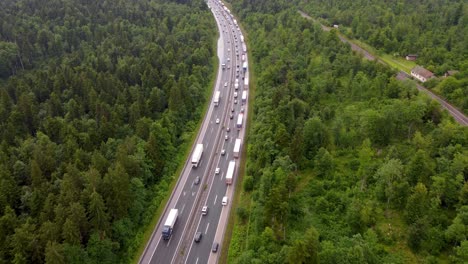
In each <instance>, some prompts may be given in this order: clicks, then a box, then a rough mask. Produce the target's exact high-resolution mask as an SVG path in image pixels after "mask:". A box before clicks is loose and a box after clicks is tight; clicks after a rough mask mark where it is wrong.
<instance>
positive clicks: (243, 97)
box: [242, 86, 247, 103]
mask: <svg viewBox="0 0 468 264" xmlns="http://www.w3.org/2000/svg"><path fill="white" fill-rule="evenodd" d="M244 87H245V86H244ZM245 102H247V91H246V90H244V91H242V103H245Z"/></svg>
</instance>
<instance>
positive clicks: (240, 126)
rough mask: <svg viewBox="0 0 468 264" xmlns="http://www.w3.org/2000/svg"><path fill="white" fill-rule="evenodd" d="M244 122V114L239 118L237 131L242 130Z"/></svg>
mask: <svg viewBox="0 0 468 264" xmlns="http://www.w3.org/2000/svg"><path fill="white" fill-rule="evenodd" d="M243 120H244V114H239V116H238V117H237V129H238V130H240V129H241V128H242V122H243Z"/></svg>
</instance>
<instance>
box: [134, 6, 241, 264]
mask: <svg viewBox="0 0 468 264" xmlns="http://www.w3.org/2000/svg"><path fill="white" fill-rule="evenodd" d="M207 4H208V6H209V7H210V9H211V11H212V13H213V15H214V17H215V19H216V22H217V26H218V29H219V32H220V37H219V39H218V51H217V53H218V58H219V69H218V74H217V79H216V82H215V87H214V89H213V98H212V100H211V101H210V106H209V109H208V111H207V112H206V114H205V117H204V120H203V123H202V126H201V128H200V131H199V133H198V136H197V139H196V141H195V144H200V143H201V144H203V147H204V151H203V155H202V157H201V160H200V163H199V165H198V167H192V164H191V158H192V156H191V155H190V156H189V157H188V160H187V161H186V163H185V166H184V169H183V170H182V173H181V175H180V176H179V179H178V181H177V184H176V186H175V188H174V190H173V192H172V194H171V197H170V199H169V201H168V203H167V204H166V207H165V209H164V211H163V214H162V215H161V219H159V221H158V224H157V225H156V227H155V229H154V231H153V234H152V236H151V238H150V240H149V241H148V243H147V246H146V248H145V251H144V253H143V254H142V256H141V258H140V261H139V263H145V264H146V263H152V264H153V263H216V262H217V260H218V256H219V252H220V251H221V250H223V249H222V248H221V246H222V239H223V237H224V232H225V228H226V224H227V217H228V215H229V211H230V208H231V203H230V202H231V200H232V197H233V193H234V192H233V188H234V186H235V183H236V179H237V178H238V177H237V173H238V171H239V164H240V158H241V157H239V158H235V157H234V153H233V150H234V142H235V140H236V138H240V139H241V141H242V142H243V141H244V128H245V122H246V120H247V110H248V109H247V102H244V100H242V93H243V91H244V90H245V91H247V93H248V86H245V85H244V78H245V79H247V80H248V68H247V67H243V66H246V65H243V63H244V62H245V63H247V62H248V58H247V52H246V46H245V44H244V43H243V41H244V39H243V36H242V33H241V31H240V29H239V27H238V26H237V21H236V20H235V19H234V18H233V17H232V16H231V14H230V11H229V10H228V9H227V8H226V7H224V5H222V3H221V2H220V1H214V0H213V1H212V0H210V1H208V2H207ZM236 79H238V89H236V88H235V83H236ZM247 84H248V81H247ZM217 90H219V91H220V94H221V99H220V101H219V104H217V105H216V104H215V103H214V102H213V101H214V94H215V92H216V91H217ZM236 93H237V96H236V98H235V94H236ZM247 98H248V97H247ZM241 114H243V115H244V117H243V119H242V122H241V125H240V126H239V127H238V124H236V123H237V122H238V117H239V115H241ZM228 128H229V131H228ZM195 144H194V146H195ZM193 151H194V147H193V148H192V152H191V153H193ZM222 152H224V153H223V154H222ZM231 161H235V162H236V169H235V172H234V177H233V179H234V181H233V183H232V185H228V184H226V172H227V168H228V165H229V162H231ZM216 168H219V174H215V170H216ZM197 177H199V178H200V183H199V184H196V182H195V179H196V178H197ZM224 196H227V197H228V204H227V205H226V206H223V205H222V204H221V201H222V199H223V197H224ZM204 205H206V206H207V207H208V214H207V215H204V216H202V214H201V208H202V207H203V206H204ZM173 208H176V209H178V211H179V214H178V218H177V221H176V223H175V226H174V229H173V234H172V236H171V237H170V239H169V240H163V239H162V236H161V233H162V228H163V225H164V222H165V220H166V218H167V215H168V213H169V211H170V210H171V209H173ZM196 232H201V233H202V239H201V241H199V242H198V243H197V242H194V236H195V233H196ZM214 242H217V243H219V248H218V251H217V252H215V253H213V252H212V245H213V243H214Z"/></svg>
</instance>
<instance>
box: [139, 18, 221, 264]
mask: <svg viewBox="0 0 468 264" xmlns="http://www.w3.org/2000/svg"><path fill="white" fill-rule="evenodd" d="M215 26H216V24H215ZM218 38H219V32H218V31H217V34H216V37H215V39H214V41H213V46H212V49H213V51H214V56H213V58H212V61H213V62H212V63H213V65H214V69H216V71H215V73H214V74H213V76H212V77H211V81H210V83H209V85H208V87H209V89H206V90H205V99H206V101H207V103H205V104H204V105H203V108H201V113H206V111H207V110H208V107H209V106H210V103H211V96H212V93H213V89H212V87H214V85H215V82H216V78H217V72H218V67H219V61H218V55H217V54H218V53H217V46H218ZM204 116H205V115H204V114H203V115H202V117H204ZM202 123H203V118H202V119H200V120H199V121H198V123H197V126H196V128H195V129H194V130H193V132H191V133H190V134H191V136H190V137H189V138H187V140H186V141H185V142H184V143H183V144H182V145H181V146H180V148H179V149H180V152H179V155H177V157H176V158H175V159H176V160H177V161H178V163H179V166H178V167H177V170H176V172H175V173H174V174H173V175H172V176H171V178H169V179H170V180H171V182H170V184H169V188H168V195H167V196H166V197H165V198H164V199H163V200H162V201H161V203H160V205H159V207H158V209H157V210H156V211H155V213H154V215H153V217H152V219H151V221H150V223H149V224H148V226H147V228H146V230H145V231H144V232H143V235H142V236H141V240H140V241H141V243H139V245H140V246H139V247H138V248H137V250H136V251H135V253H134V256H133V258H132V263H135V264H136V263H138V261H139V260H140V257H141V255H142V254H143V252H144V250H145V248H146V245H147V244H148V242H149V240H150V239H151V235H152V234H153V231H154V229H155V228H156V225H157V224H158V220H159V218H160V217H161V215H162V213H163V211H164V208H165V207H166V204H167V202H168V200H169V198H170V193H172V191H173V190H174V187H175V186H176V184H177V181H178V180H179V176H180V175H181V173H182V170H183V169H184V166H185V161H186V160H187V158H188V156H189V154H190V151H191V150H192V145H193V143H194V142H195V140H196V138H197V135H198V133H195V132H197V131H199V130H200V127H201V125H202ZM169 191H170V192H169Z"/></svg>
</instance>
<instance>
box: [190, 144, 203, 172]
mask: <svg viewBox="0 0 468 264" xmlns="http://www.w3.org/2000/svg"><path fill="white" fill-rule="evenodd" d="M202 154H203V144H197V146H196V147H195V151H193V154H192V167H194V168H196V167H198V164H199V163H200V159H201V157H202Z"/></svg>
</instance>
